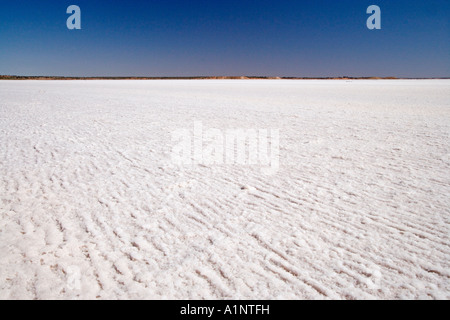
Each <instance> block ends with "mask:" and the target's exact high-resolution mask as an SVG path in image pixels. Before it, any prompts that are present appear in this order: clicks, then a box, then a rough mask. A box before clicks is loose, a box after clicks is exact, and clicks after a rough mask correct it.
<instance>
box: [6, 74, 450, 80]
mask: <svg viewBox="0 0 450 320" xmlns="http://www.w3.org/2000/svg"><path fill="white" fill-rule="evenodd" d="M215 79H217V80H223V79H235V80H246V79H248V80H251V79H257V80H258V79H260V80H264V79H268V80H270V79H272V80H273V79H287V80H316V79H317V80H383V79H399V78H397V77H346V76H344V77H262V76H237V77H226V76H217V77H206V76H195V77H53V76H8V75H4V76H2V75H0V80H215ZM440 79H449V78H440Z"/></svg>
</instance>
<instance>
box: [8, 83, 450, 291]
mask: <svg viewBox="0 0 450 320" xmlns="http://www.w3.org/2000/svg"><path fill="white" fill-rule="evenodd" d="M196 121H197V122H201V123H202V125H203V126H204V127H206V128H218V129H220V130H226V129H228V128H254V129H272V128H274V129H279V130H280V131H279V132H280V140H279V142H280V158H279V163H280V167H279V170H278V171H277V172H272V174H264V172H263V171H262V170H261V168H260V166H258V165H238V164H234V165H233V164H231V165H230V164H229V165H226V164H223V165H216V164H211V165H204V164H201V165H191V166H176V165H174V164H173V162H172V160H171V151H172V148H173V145H174V142H173V141H172V139H171V133H172V132H173V131H174V130H176V129H179V128H188V129H189V128H192V127H193V125H194V122H196ZM0 131H1V135H0V150H1V155H0V163H1V165H0V170H1V175H0V298H1V299H55V298H56V299H58V298H63V299H71V298H75V299H96V298H98V299H141V298H144V299H164V298H173V299H181V298H182V299H216V298H218V299H228V298H233V299H244V298H246V299H449V298H450V280H449V277H450V239H449V235H450V233H449V231H450V229H449V223H450V145H449V144H450V81H448V80H427V81H425V80H424V81H422V80H399V81H384V80H383V81H284V80H279V81H276V80H274V81H260V80H256V81H234V80H225V81H222V80H220V81H16V82H14V81H1V82H0Z"/></svg>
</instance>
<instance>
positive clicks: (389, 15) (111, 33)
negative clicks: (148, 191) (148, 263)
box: [0, 0, 450, 77]
mask: <svg viewBox="0 0 450 320" xmlns="http://www.w3.org/2000/svg"><path fill="white" fill-rule="evenodd" d="M71 4H75V5H78V6H79V7H80V8H81V20H82V22H81V23H82V30H68V29H67V27H66V20H67V18H68V17H69V15H68V14H66V9H67V7H68V6H69V5H71ZM372 4H376V5H378V6H380V8H381V11H382V29H381V30H373V31H370V30H368V29H367V28H366V20H367V18H368V16H369V15H367V14H366V9H367V7H368V6H369V5H372ZM449 19H450V1H448V0H423V1H419V0H409V1H404V0H370V1H366V0H339V1H338V0H304V1H300V0H287V1H284V0H254V1H250V0H227V1H222V0H185V1H177V0H158V1H152V0H147V1H132V0H129V1H125V0H109V1H103V0H102V1H95V0H89V1H86V0H70V1H63V0H33V1H31V0H29V1H24V0H14V1H13V0H0V74H10V75H50V76H56V75H61V76H196V75H205V76H212V75H224V76H232V75H236V76H240V75H261V76H306V77H314V76H317V77H323V76H344V75H345V76H398V77H449V76H450V23H449Z"/></svg>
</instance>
